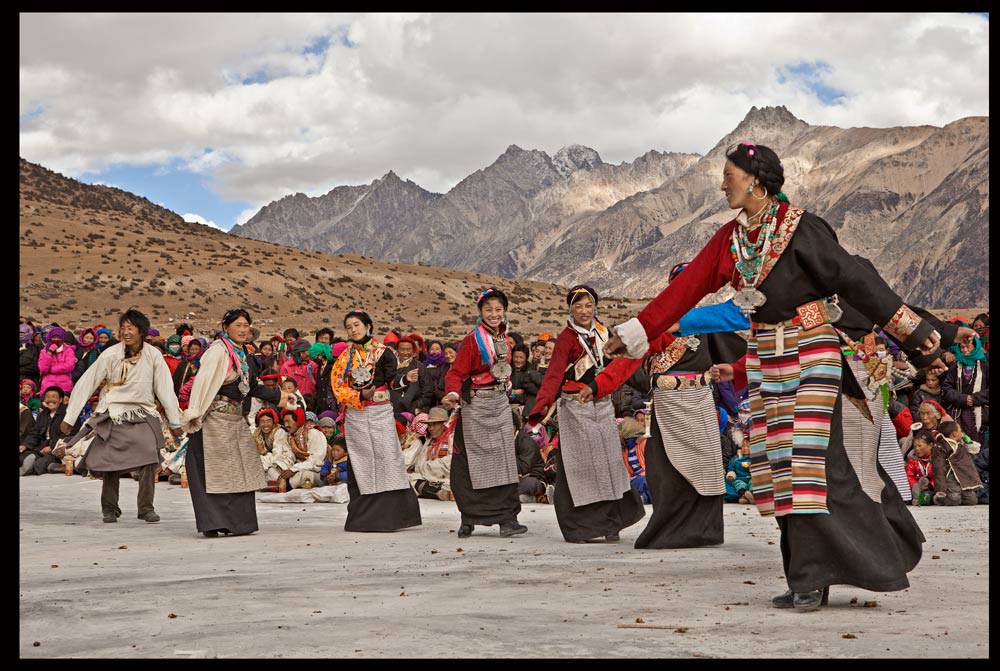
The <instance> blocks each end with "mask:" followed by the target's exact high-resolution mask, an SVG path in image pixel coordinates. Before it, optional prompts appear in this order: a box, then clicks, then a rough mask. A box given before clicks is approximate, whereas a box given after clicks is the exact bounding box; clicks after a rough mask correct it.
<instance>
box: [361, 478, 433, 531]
mask: <svg viewBox="0 0 1000 671" xmlns="http://www.w3.org/2000/svg"><path fill="white" fill-rule="evenodd" d="M347 493H348V494H350V495H351V500H350V501H349V502H348V503H347V520H346V521H345V522H344V531H398V530H399V529H406V528H408V527H418V526H420V525H421V524H422V521H421V519H420V502H419V501H418V500H417V493H416V492H414V491H413V488H412V487H407V488H406V489H394V490H392V491H389V492H379V493H378V494H365V495H362V494H361V490H360V489H359V488H358V481H357V480H355V479H354V470H353V469H352V468H351V462H350V461H348V462H347Z"/></svg>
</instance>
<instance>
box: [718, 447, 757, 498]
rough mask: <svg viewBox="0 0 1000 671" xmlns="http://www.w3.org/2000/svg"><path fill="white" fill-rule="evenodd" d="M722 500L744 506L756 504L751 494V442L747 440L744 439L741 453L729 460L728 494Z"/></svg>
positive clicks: (727, 474) (727, 473)
mask: <svg viewBox="0 0 1000 671" xmlns="http://www.w3.org/2000/svg"><path fill="white" fill-rule="evenodd" d="M722 500H723V501H728V502H730V503H732V502H733V501H737V502H739V503H744V504H750V503H753V502H754V501H753V494H752V493H751V492H750V440H749V439H747V438H744V439H743V444H742V445H740V451H739V453H738V454H734V455H733V456H732V457H730V459H729V465H728V466H727V472H726V493H725V494H724V495H723V497H722Z"/></svg>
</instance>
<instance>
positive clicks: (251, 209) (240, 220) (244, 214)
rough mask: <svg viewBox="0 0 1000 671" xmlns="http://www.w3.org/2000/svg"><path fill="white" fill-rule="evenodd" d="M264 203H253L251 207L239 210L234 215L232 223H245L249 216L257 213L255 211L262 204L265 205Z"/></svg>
mask: <svg viewBox="0 0 1000 671" xmlns="http://www.w3.org/2000/svg"><path fill="white" fill-rule="evenodd" d="M266 204H267V203H261V204H260V205H255V206H253V207H248V208H247V209H245V210H243V211H242V212H240V213H239V214H238V215H237V216H236V221H234V222H233V224H234V225H235V224H245V223H247V222H248V221H249V220H250V217H252V216H253V215H255V214H257V212H259V211H260V208H262V207H264V205H266Z"/></svg>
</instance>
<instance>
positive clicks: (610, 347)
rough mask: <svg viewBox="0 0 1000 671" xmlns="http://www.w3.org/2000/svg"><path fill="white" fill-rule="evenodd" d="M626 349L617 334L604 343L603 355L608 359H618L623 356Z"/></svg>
mask: <svg viewBox="0 0 1000 671" xmlns="http://www.w3.org/2000/svg"><path fill="white" fill-rule="evenodd" d="M626 351H627V348H626V347H625V343H624V342H622V339H621V338H619V337H618V336H617V335H613V336H611V337H610V338H608V341H607V342H606V343H604V356H606V357H608V358H609V359H620V358H622V357H623V356H625V352H626Z"/></svg>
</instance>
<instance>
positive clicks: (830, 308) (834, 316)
mask: <svg viewBox="0 0 1000 671" xmlns="http://www.w3.org/2000/svg"><path fill="white" fill-rule="evenodd" d="M826 314H827V315H829V317H830V323H831V324H835V323H836V322H838V321H839V320H840V318H841V317H843V316H844V310H843V308H841V307H840V306H839V305H837V304H836V303H834V302H833V301H829V302H827V304H826Z"/></svg>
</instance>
